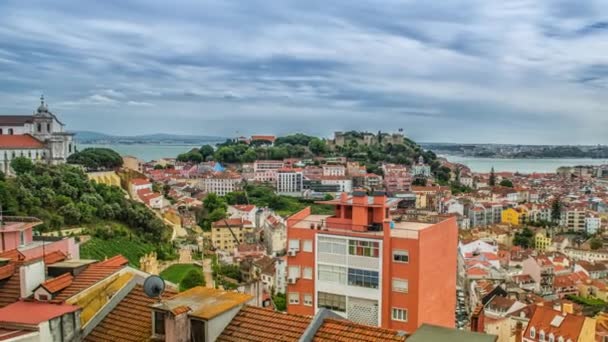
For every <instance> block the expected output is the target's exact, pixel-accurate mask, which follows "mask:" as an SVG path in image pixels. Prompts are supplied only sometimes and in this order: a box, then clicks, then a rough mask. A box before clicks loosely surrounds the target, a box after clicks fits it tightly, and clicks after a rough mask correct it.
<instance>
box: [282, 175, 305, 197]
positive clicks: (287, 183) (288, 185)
mask: <svg viewBox="0 0 608 342" xmlns="http://www.w3.org/2000/svg"><path fill="white" fill-rule="evenodd" d="M303 189H304V176H303V174H302V169H280V170H278V171H277V193H279V194H295V195H299V194H301V193H302V190H303Z"/></svg>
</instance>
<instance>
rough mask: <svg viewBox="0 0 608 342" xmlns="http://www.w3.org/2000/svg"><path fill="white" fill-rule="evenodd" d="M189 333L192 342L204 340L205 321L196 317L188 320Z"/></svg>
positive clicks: (202, 341)
mask: <svg viewBox="0 0 608 342" xmlns="http://www.w3.org/2000/svg"><path fill="white" fill-rule="evenodd" d="M190 334H191V335H192V336H191V341H193V342H204V341H205V322H203V321H200V320H198V319H191V320H190Z"/></svg>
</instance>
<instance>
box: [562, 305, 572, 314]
mask: <svg viewBox="0 0 608 342" xmlns="http://www.w3.org/2000/svg"><path fill="white" fill-rule="evenodd" d="M562 314H564V315H566V314H570V315H573V314H574V305H572V303H562Z"/></svg>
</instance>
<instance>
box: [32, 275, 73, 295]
mask: <svg viewBox="0 0 608 342" xmlns="http://www.w3.org/2000/svg"><path fill="white" fill-rule="evenodd" d="M73 280H74V277H73V276H72V275H71V274H70V273H64V274H62V275H60V276H59V277H55V278H53V279H49V280H47V281H45V282H44V283H42V284H40V286H42V287H43V288H44V289H45V290H47V291H48V292H49V293H51V294H53V293H57V292H59V291H61V290H63V289H65V288H66V287H68V286H70V285H71V284H72V281H73Z"/></svg>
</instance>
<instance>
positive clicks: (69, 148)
mask: <svg viewBox="0 0 608 342" xmlns="http://www.w3.org/2000/svg"><path fill="white" fill-rule="evenodd" d="M68 152H70V153H72V144H71V143H70V144H69V145H68Z"/></svg>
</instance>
